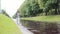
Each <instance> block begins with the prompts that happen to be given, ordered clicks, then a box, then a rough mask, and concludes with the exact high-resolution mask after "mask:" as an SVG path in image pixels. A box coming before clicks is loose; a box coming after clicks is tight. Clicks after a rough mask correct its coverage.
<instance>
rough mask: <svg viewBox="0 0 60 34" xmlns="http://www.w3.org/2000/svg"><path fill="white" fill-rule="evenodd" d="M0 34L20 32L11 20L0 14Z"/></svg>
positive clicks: (16, 33)
mask: <svg viewBox="0 0 60 34" xmlns="http://www.w3.org/2000/svg"><path fill="white" fill-rule="evenodd" d="M0 34H22V32H21V30H19V28H18V27H17V25H16V24H15V23H14V21H13V20H12V19H11V18H9V17H7V16H5V15H3V14H0Z"/></svg>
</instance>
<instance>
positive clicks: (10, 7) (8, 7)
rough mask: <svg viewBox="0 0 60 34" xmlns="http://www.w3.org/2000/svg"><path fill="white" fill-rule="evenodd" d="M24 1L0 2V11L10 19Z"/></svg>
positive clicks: (10, 0) (3, 0) (4, 0)
mask: <svg viewBox="0 0 60 34" xmlns="http://www.w3.org/2000/svg"><path fill="white" fill-rule="evenodd" d="M24 1H25V0H1V9H4V10H5V11H6V13H7V14H8V15H9V16H10V17H12V16H13V15H14V14H15V13H16V12H17V9H18V8H19V7H20V6H21V5H22V3H23V2H24Z"/></svg>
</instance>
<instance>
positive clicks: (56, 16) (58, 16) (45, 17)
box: [21, 15, 60, 22]
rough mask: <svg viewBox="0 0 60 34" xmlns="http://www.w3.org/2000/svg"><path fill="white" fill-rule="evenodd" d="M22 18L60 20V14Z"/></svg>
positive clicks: (48, 20)
mask: <svg viewBox="0 0 60 34" xmlns="http://www.w3.org/2000/svg"><path fill="white" fill-rule="evenodd" d="M21 20H33V21H47V22H60V15H52V16H36V17H28V18H21Z"/></svg>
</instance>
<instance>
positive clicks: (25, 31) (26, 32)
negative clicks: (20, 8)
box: [13, 19, 33, 34]
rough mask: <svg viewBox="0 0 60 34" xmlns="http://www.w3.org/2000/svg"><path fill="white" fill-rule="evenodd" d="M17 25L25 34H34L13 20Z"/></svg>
mask: <svg viewBox="0 0 60 34" xmlns="http://www.w3.org/2000/svg"><path fill="white" fill-rule="evenodd" d="M13 20H14V21H15V23H16V25H17V26H18V27H19V29H20V30H21V31H22V33H23V34H33V33H32V32H30V31H29V30H27V28H25V27H24V26H22V24H21V23H20V24H17V21H16V19H13Z"/></svg>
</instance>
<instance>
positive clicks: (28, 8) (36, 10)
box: [19, 0, 60, 17]
mask: <svg viewBox="0 0 60 34" xmlns="http://www.w3.org/2000/svg"><path fill="white" fill-rule="evenodd" d="M52 9H55V11H54V14H55V15H56V14H60V11H59V1H58V0H25V2H24V3H23V4H22V6H21V7H20V8H19V11H20V15H21V16H22V17H30V16H37V15H38V14H41V13H45V15H49V14H48V13H49V12H50V14H51V15H52V11H50V10H52Z"/></svg>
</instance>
